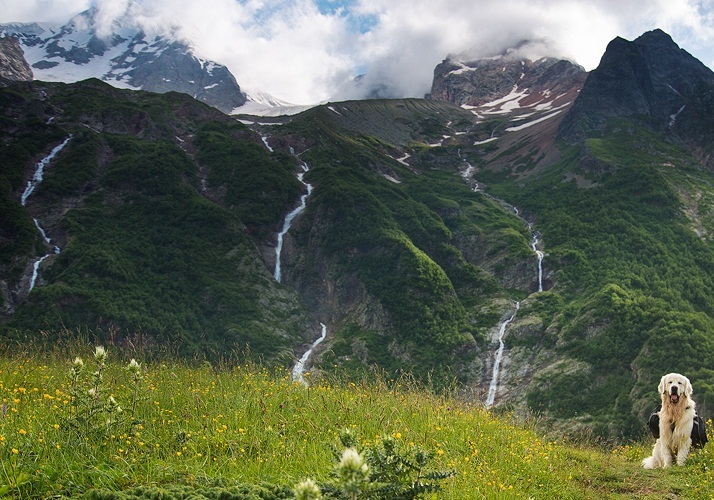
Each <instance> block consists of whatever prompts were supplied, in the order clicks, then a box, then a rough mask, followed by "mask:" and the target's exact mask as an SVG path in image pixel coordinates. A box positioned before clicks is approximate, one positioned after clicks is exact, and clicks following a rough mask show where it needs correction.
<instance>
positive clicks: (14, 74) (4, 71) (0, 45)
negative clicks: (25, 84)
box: [0, 37, 32, 81]
mask: <svg viewBox="0 0 714 500" xmlns="http://www.w3.org/2000/svg"><path fill="white" fill-rule="evenodd" d="M0 78H5V79H7V80H12V81H30V80H32V69H31V68H30V65H29V64H28V63H27V61H26V60H25V56H24V53H23V51H22V47H20V43H19V42H18V40H17V39H16V38H13V37H2V38H0Z"/></svg>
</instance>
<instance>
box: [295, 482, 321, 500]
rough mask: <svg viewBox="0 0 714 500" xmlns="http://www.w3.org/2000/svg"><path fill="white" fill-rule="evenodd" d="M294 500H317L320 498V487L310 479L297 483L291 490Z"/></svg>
mask: <svg viewBox="0 0 714 500" xmlns="http://www.w3.org/2000/svg"><path fill="white" fill-rule="evenodd" d="M293 494H294V495H295V498H296V500H313V499H315V500H317V499H319V498H322V493H321V492H320V487H319V486H318V485H317V484H316V483H315V481H313V480H312V479H310V478H307V479H304V480H302V481H301V482H299V483H298V484H297V485H296V486H295V488H294V489H293Z"/></svg>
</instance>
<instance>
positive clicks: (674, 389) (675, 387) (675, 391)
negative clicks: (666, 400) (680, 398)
mask: <svg viewBox="0 0 714 500" xmlns="http://www.w3.org/2000/svg"><path fill="white" fill-rule="evenodd" d="M678 390H679V387H677V386H676V385H674V386H672V394H677V391H678Z"/></svg>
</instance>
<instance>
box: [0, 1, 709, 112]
mask: <svg viewBox="0 0 714 500" xmlns="http://www.w3.org/2000/svg"><path fill="white" fill-rule="evenodd" d="M326 1H327V2H328V4H329V8H327V9H323V11H322V12H321V11H320V9H319V8H318V6H317V5H316V0H204V1H202V2H198V1H196V0H95V1H94V2H93V3H94V4H96V5H97V6H98V8H99V11H100V15H101V19H102V26H105V27H107V26H110V25H111V22H112V20H113V19H114V18H116V17H118V16H120V15H121V14H122V13H124V12H128V13H130V14H131V15H132V16H133V17H134V18H135V19H136V21H137V23H139V24H140V25H141V26H143V27H144V28H145V29H147V30H149V31H152V32H153V31H158V32H162V31H171V30H174V31H175V32H178V33H179V34H181V35H182V36H184V37H185V38H187V39H188V40H190V41H191V43H192V44H193V45H194V47H195V48H196V49H197V50H198V51H199V53H200V54H201V55H202V56H203V57H205V58H207V59H213V60H216V61H218V62H221V63H223V64H226V65H227V66H228V67H229V68H230V70H231V72H232V73H233V74H234V75H235V77H236V79H237V81H238V83H239V84H241V85H242V86H245V87H248V88H251V87H252V88H256V89H260V90H263V91H267V92H270V93H272V94H274V95H275V96H276V97H279V98H282V99H285V100H287V101H292V102H295V103H311V102H316V101H320V100H324V99H327V98H329V97H330V96H332V95H334V92H336V89H337V88H338V87H339V85H340V84H343V83H344V82H345V81H346V80H347V79H348V78H349V77H352V76H354V73H355V72H356V71H360V72H361V71H366V73H367V77H366V80H367V81H368V82H369V81H373V82H380V83H382V84H384V85H386V86H387V87H389V88H391V89H393V90H394V91H395V92H398V93H399V94H401V95H405V96H421V95H423V94H424V93H425V92H428V91H429V88H430V85H431V79H432V75H433V70H434V67H435V66H436V64H438V63H439V62H440V61H441V60H443V59H444V58H445V57H446V56H447V55H449V54H459V53H469V54H471V55H472V56H489V55H494V54H497V53H499V52H501V51H502V50H503V49H504V48H506V47H508V46H511V45H513V44H515V43H517V42H518V41H520V40H523V39H525V38H530V39H535V40H539V41H541V42H542V43H547V44H548V46H549V47H551V48H552V49H553V50H554V51H555V52H557V55H561V56H563V57H568V58H570V59H573V60H575V61H576V62H578V63H579V64H581V65H583V66H584V67H585V68H586V69H593V68H594V67H596V66H597V64H598V62H599V60H600V57H601V56H602V54H603V52H604V50H605V48H606V46H607V43H608V42H609V41H610V40H612V39H613V38H614V37H616V36H622V37H623V38H626V39H628V40H632V39H634V38H636V37H637V36H639V35H640V34H642V33H643V32H644V31H647V30H651V29H654V28H657V27H659V28H662V29H664V30H665V31H667V32H668V33H669V34H670V35H672V37H673V38H674V40H675V42H677V43H678V44H679V45H680V46H681V47H683V48H684V49H686V50H688V51H689V52H690V53H692V54H693V55H695V56H696V57H699V58H700V59H701V60H702V62H704V63H705V64H707V65H708V66H710V67H714V6H712V0H651V1H648V2H642V1H641V0H479V1H474V2H464V1H463V0H322V1H321V5H322V6H323V7H325V5H326V4H325V2H326ZM89 3H90V0H25V1H23V2H18V1H17V0H0V13H2V14H0V15H2V17H3V19H2V20H1V21H2V22H8V21H30V20H38V21H48V20H51V21H66V20H68V19H69V18H70V17H71V16H72V15H74V14H76V13H77V12H79V11H81V10H83V9H85V8H87V7H88V5H89ZM63 13H64V14H63ZM358 27H362V31H365V32H359V30H358Z"/></svg>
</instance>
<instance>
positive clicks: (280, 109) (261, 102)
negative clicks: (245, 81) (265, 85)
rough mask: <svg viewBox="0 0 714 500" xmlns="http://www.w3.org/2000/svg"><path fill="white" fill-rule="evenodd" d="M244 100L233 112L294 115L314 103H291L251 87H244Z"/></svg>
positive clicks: (259, 114) (258, 114) (254, 114)
mask: <svg viewBox="0 0 714 500" xmlns="http://www.w3.org/2000/svg"><path fill="white" fill-rule="evenodd" d="M244 90H245V96H246V101H245V104H243V105H242V106H241V107H239V108H236V109H234V110H233V113H234V114H244V115H253V116H285V115H296V114H298V113H301V112H303V111H305V110H306V109H310V108H312V107H314V106H316V105H317V104H315V105H312V104H305V105H301V104H292V103H289V102H287V101H283V100H282V99H278V98H277V97H275V96H273V95H271V94H269V93H267V92H264V91H261V90H253V89H244Z"/></svg>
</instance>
